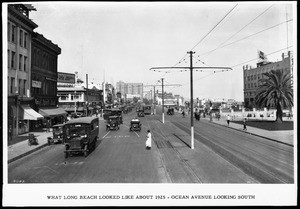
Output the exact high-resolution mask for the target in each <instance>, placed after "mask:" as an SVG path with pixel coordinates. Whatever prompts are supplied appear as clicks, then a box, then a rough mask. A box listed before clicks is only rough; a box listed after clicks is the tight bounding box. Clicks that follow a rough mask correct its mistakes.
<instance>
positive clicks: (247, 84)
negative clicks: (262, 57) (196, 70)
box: [243, 51, 293, 108]
mask: <svg viewBox="0 0 300 209" xmlns="http://www.w3.org/2000/svg"><path fill="white" fill-rule="evenodd" d="M278 69H283V70H285V71H289V72H290V73H291V74H292V73H293V57H292V53H291V52H290V51H289V52H288V53H287V56H286V55H285V54H284V53H282V60H280V61H277V62H267V61H261V62H259V63H257V66H256V68H253V67H251V66H249V65H246V66H243V76H244V104H245V107H246V108H254V107H256V105H255V101H254V97H255V92H256V89H257V88H258V86H259V85H260V81H259V80H260V79H262V78H263V73H266V72H270V71H271V70H278Z"/></svg>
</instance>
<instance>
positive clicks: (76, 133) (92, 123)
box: [64, 117, 99, 158]
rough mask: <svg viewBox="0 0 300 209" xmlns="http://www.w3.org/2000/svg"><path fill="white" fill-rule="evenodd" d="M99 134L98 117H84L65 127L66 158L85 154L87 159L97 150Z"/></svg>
mask: <svg viewBox="0 0 300 209" xmlns="http://www.w3.org/2000/svg"><path fill="white" fill-rule="evenodd" d="M98 134H99V118H98V117H82V118H76V119H74V120H71V121H68V122H67V123H65V125H64V141H65V151H64V153H65V158H67V157H68V156H69V155H72V154H77V153H83V154H84V156H85V157H87V155H88V154H89V153H90V151H92V150H94V149H95V148H96V143H97V139H98Z"/></svg>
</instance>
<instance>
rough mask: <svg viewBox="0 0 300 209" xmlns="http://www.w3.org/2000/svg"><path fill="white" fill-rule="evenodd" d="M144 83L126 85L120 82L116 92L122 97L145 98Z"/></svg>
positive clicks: (117, 84)
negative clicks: (137, 96)
mask: <svg viewBox="0 0 300 209" xmlns="http://www.w3.org/2000/svg"><path fill="white" fill-rule="evenodd" d="M143 91H144V88H143V83H125V82H123V81H119V82H117V83H116V92H120V93H121V94H122V95H124V96H125V95H128V96H129V97H131V96H130V95H139V97H140V98H143Z"/></svg>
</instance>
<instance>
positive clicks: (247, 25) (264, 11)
mask: <svg viewBox="0 0 300 209" xmlns="http://www.w3.org/2000/svg"><path fill="white" fill-rule="evenodd" d="M273 6H274V4H272V5H271V6H270V7H268V8H267V9H265V10H264V11H263V12H262V13H260V14H259V15H258V16H256V17H255V18H254V19H253V20H251V21H250V22H249V23H247V24H246V25H245V26H244V27H242V28H241V29H240V30H239V31H237V32H236V33H234V34H233V35H232V36H230V37H229V38H228V39H226V40H225V41H224V42H222V43H221V44H220V45H219V46H218V47H216V48H215V49H214V50H212V51H209V52H206V53H204V54H209V53H211V52H213V51H215V50H217V49H219V48H220V47H221V46H222V45H223V44H225V43H226V42H227V41H229V40H230V39H232V38H233V37H234V36H236V35H237V34H238V33H240V32H241V31H242V30H244V29H245V28H246V27H248V26H249V25H250V24H251V23H253V22H254V21H255V20H256V19H258V18H259V17H260V16H262V15H263V14H264V13H266V12H267V11H268V10H269V9H271V7H273ZM204 54H202V55H204Z"/></svg>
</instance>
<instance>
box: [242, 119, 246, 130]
mask: <svg viewBox="0 0 300 209" xmlns="http://www.w3.org/2000/svg"><path fill="white" fill-rule="evenodd" d="M246 121H247V118H244V128H243V130H244V131H247V126H246Z"/></svg>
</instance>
